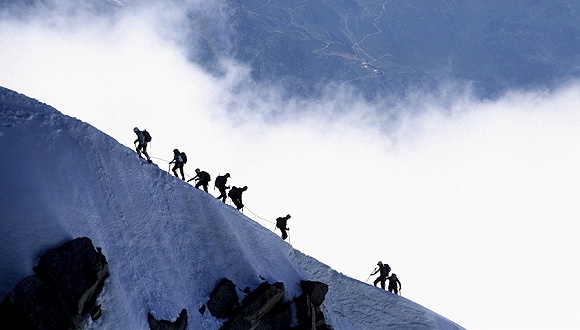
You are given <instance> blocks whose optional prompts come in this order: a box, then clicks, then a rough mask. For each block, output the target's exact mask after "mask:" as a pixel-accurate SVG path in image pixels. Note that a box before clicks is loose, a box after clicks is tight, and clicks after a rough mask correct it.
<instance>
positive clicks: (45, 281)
mask: <svg viewBox="0 0 580 330" xmlns="http://www.w3.org/2000/svg"><path fill="white" fill-rule="evenodd" d="M34 271H35V272H36V275H33V276H29V277H27V278H25V279H24V280H22V281H21V282H20V283H19V284H18V285H16V287H15V288H14V289H13V290H12V291H11V292H10V293H9V294H8V295H6V297H5V298H4V300H3V301H2V303H1V304H0V327H2V328H4V326H5V325H7V324H11V325H12V328H14V329H83V328H84V326H85V323H86V322H85V316H83V315H84V314H87V313H88V312H89V311H90V310H91V309H92V307H93V306H94V303H95V300H96V297H97V295H98V293H99V292H100V289H101V288H102V286H103V284H104V280H105V278H106V276H107V274H108V265H107V261H106V258H105V257H104V256H103V255H102V254H101V253H99V252H97V250H96V249H95V247H94V246H93V244H92V242H91V240H90V239H89V238H86V237H83V238H77V239H75V240H72V241H70V242H68V243H66V244H64V245H62V246H61V247H59V248H56V249H54V250H52V251H49V252H47V253H46V254H44V255H43V256H42V257H41V258H40V262H39V265H38V266H37V267H34ZM99 310H100V309H99ZM97 314H99V315H100V312H99V313H97ZM95 316H96V315H95ZM14 325H17V326H16V327H15V326H14Z"/></svg>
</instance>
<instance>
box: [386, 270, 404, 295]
mask: <svg viewBox="0 0 580 330" xmlns="http://www.w3.org/2000/svg"><path fill="white" fill-rule="evenodd" d="M387 279H388V280H389V292H391V293H394V294H399V291H400V290H401V281H399V279H398V278H397V274H395V273H393V274H392V275H391V276H389V277H387ZM397 284H399V286H398V287H397Z"/></svg>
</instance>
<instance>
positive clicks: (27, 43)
mask: <svg viewBox="0 0 580 330" xmlns="http://www.w3.org/2000/svg"><path fill="white" fill-rule="evenodd" d="M166 9H167V10H163V11H161V10H159V8H155V10H152V9H151V8H144V9H143V8H136V7H135V8H129V6H126V7H125V8H124V9H123V10H122V14H119V16H118V17H117V19H115V20H112V19H108V18H103V17H95V16H91V15H88V14H86V13H77V15H76V16H75V17H74V18H72V19H71V18H63V17H61V16H58V15H54V14H55V13H54V11H53V12H51V13H50V15H52V16H51V17H53V19H52V20H48V22H49V23H46V22H47V20H46V19H42V18H43V15H44V14H46V13H44V12H39V13H37V14H36V15H35V16H33V17H29V18H28V19H27V20H25V21H23V20H20V21H19V20H15V19H10V18H4V19H3V20H2V21H0V35H2V38H0V85H1V86H4V87H7V88H10V89H13V90H16V91H18V92H20V93H24V94H26V95H28V96H30V97H33V98H36V99H38V100H40V101H41V102H45V103H48V104H50V105H52V106H54V107H55V108H57V109H58V110H60V111H62V112H63V113H65V114H68V115H71V116H75V117H77V118H79V119H81V120H83V121H86V122H88V123H90V124H92V125H93V126H95V127H97V128H98V129H100V130H102V131H104V132H105V133H107V134H109V135H111V136H113V137H114V138H116V139H117V140H118V141H120V142H121V143H123V144H125V145H127V146H128V147H132V144H131V143H132V141H133V140H134V134H133V133H132V128H133V127H134V126H138V127H140V128H147V129H148V130H149V131H151V132H152V134H153V138H154V140H153V143H152V146H151V149H150V154H151V155H152V156H154V157H156V158H155V162H156V163H157V164H158V165H159V166H160V167H161V168H167V167H168V165H167V163H166V162H164V161H165V160H170V157H171V155H172V152H171V150H172V149H173V148H179V149H181V150H183V151H185V152H187V153H188V155H189V163H188V164H187V165H186V168H185V169H186V172H187V173H188V174H189V175H193V173H194V171H193V170H194V168H195V167H200V168H203V169H206V170H208V171H209V172H210V173H211V174H212V176H213V177H215V176H217V174H218V173H225V172H230V173H231V175H232V179H231V181H230V182H231V184H233V185H248V186H249V190H248V191H247V192H246V193H245V196H244V200H245V203H246V205H247V209H246V211H245V212H246V214H247V215H249V216H250V217H253V218H254V219H255V220H256V221H258V222H260V223H261V224H263V225H264V226H266V227H271V229H273V224H271V223H269V222H267V221H273V219H274V218H275V217H277V216H280V215H285V214H287V213H290V214H292V219H291V220H290V222H289V227H290V228H291V230H290V240H291V243H292V244H293V246H294V247H296V248H297V249H299V250H301V251H302V252H304V253H306V254H308V255H311V256H313V257H315V258H317V259H319V260H320V261H322V262H325V263H327V264H329V265H330V266H331V267H333V268H334V269H337V270H338V271H341V272H344V273H345V274H346V275H349V276H351V277H354V278H357V279H359V280H361V281H365V280H366V279H367V277H368V274H369V273H370V272H371V271H372V270H373V268H374V265H375V264H376V262H377V261H378V260H382V261H383V262H386V263H389V264H390V265H391V267H392V268H393V271H394V272H395V273H397V274H398V275H399V277H400V278H401V281H402V284H403V291H402V293H403V295H404V296H406V297H408V298H409V299H411V300H414V301H416V302H418V303H419V304H422V305H424V306H426V307H428V308H431V309H434V310H437V311H438V312H439V313H440V314H442V315H444V316H446V317H448V318H449V319H451V320H453V321H455V322H457V323H458V324H461V325H462V326H465V327H466V328H468V329H487V328H494V329H502V328H503V329H508V328H509V329H530V328H536V329H553V328H560V329H563V328H576V327H578V326H580V317H579V316H578V314H577V313H576V312H575V311H574V310H573V309H574V308H575V307H576V306H578V305H580V298H579V297H578V296H577V295H575V294H574V292H578V291H580V284H579V282H578V280H577V279H578V278H579V277H580V266H578V263H577V260H578V257H579V256H580V255H579V254H580V252H578V251H580V249H578V243H577V237H578V234H580V225H579V224H578V223H579V222H578V220H579V219H580V204H579V203H578V201H579V200H580V193H579V190H578V187H579V186H580V171H578V169H579V168H580V144H579V143H578V141H580V130H579V129H578V128H579V126H580V115H579V113H578V106H579V101H578V100H580V84H579V83H578V82H572V83H570V84H569V86H566V87H562V88H561V89H560V90H558V91H555V92H545V91H515V92H512V93H509V94H507V95H506V96H505V97H503V98H501V99H499V100H496V101H479V100H473V99H472V98H470V97H469V95H465V94H461V95H456V96H455V95H453V94H449V93H446V92H442V94H441V95H440V96H433V95H425V94H421V93H417V94H416V95H415V96H414V97H413V98H410V99H407V100H400V102H397V103H395V104H397V105H395V106H393V107H392V110H391V111H389V110H386V109H384V108H381V104H380V102H377V103H374V104H369V103H365V102H363V101H361V100H358V99H352V98H350V97H349V96H348V95H347V94H341V93H340V92H336V94H333V93H329V94H328V96H327V97H326V98H325V99H323V100H283V99H282V98H281V97H278V96H277V95H279V94H277V91H276V86H272V87H264V86H256V85H253V83H252V82H251V81H249V78H248V74H247V73H248V72H247V68H244V67H242V66H240V65H238V64H236V63H232V62H229V61H224V68H226V70H225V72H226V75H224V76H223V77H221V78H216V77H213V76H211V75H209V74H207V73H205V72H204V71H203V70H201V69H200V68H198V67H196V66H195V65H194V64H192V63H190V62H188V61H187V58H186V54H185V51H184V49H182V48H181V47H179V45H180V43H181V42H182V41H183V40H180V37H179V33H178V32H179V31H178V30H173V27H175V26H180V24H181V23H180V20H181V18H183V17H184V16H183V13H182V12H179V10H178V8H176V7H173V8H169V7H166ZM160 17H161V18H162V19H160ZM57 18H58V20H57ZM171 18H173V19H171ZM60 19H62V20H60ZM164 20H167V22H168V25H166V26H165V28H161V27H162V26H163V25H161V24H160V23H161V22H162V21H164ZM239 86H245V87H246V89H245V90H244V92H238V93H234V92H232V91H233V90H236V88H235V87H239ZM250 86H252V87H251V88H250ZM441 100H445V101H441ZM449 100H452V101H451V102H449ZM390 101H392V100H390ZM377 109H381V110H380V111H379V110H377ZM390 118H396V119H390ZM210 193H214V192H213V191H210ZM215 195H217V194H215ZM369 282H371V281H370V280H369ZM498 295H501V296H502V299H501V300H498V299H497V296H498ZM500 301H501V302H503V303H501V304H498V302H500ZM555 302H558V303H555ZM545 315H550V317H549V318H545V317H544V316H545ZM556 320H557V321H558V322H561V323H559V324H554V323H553V322H554V321H556Z"/></svg>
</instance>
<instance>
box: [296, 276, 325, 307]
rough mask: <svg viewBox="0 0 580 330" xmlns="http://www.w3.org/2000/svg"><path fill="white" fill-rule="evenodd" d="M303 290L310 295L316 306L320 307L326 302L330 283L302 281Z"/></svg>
mask: <svg viewBox="0 0 580 330" xmlns="http://www.w3.org/2000/svg"><path fill="white" fill-rule="evenodd" d="M300 287H301V288H302V292H303V293H304V294H307V295H308V296H310V301H311V302H312V304H314V306H316V307H320V305H322V303H323V302H324V298H325V297H326V293H327V292H328V284H325V283H322V282H316V281H300Z"/></svg>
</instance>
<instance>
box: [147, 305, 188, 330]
mask: <svg viewBox="0 0 580 330" xmlns="http://www.w3.org/2000/svg"><path fill="white" fill-rule="evenodd" d="M147 321H149V329H151V330H185V329H186V328H187V310H186V309H185V308H184V309H183V310H181V313H179V317H178V318H177V320H175V322H171V321H167V320H157V319H155V317H153V315H151V313H148V314H147Z"/></svg>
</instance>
